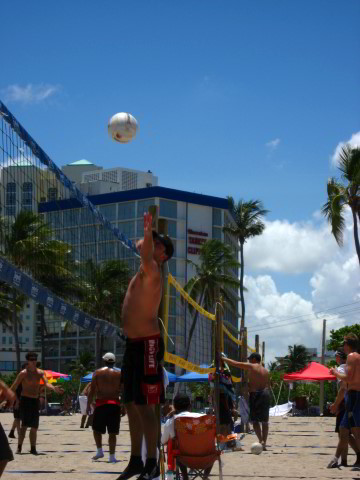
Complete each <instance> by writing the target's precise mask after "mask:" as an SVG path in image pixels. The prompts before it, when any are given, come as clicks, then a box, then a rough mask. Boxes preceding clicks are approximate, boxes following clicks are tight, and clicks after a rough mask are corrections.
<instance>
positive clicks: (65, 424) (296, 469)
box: [0, 413, 360, 480]
mask: <svg viewBox="0 0 360 480" xmlns="http://www.w3.org/2000/svg"><path fill="white" fill-rule="evenodd" d="M12 419H13V417H12V414H8V413H5V414H4V413H3V414H0V421H1V423H2V425H3V427H4V429H5V431H6V433H8V432H9V428H10V425H11V423H12ZM80 419H81V415H80V414H77V415H73V416H66V417H45V416H41V417H40V428H39V432H38V442H37V446H38V452H39V455H38V456H33V455H31V454H30V453H29V451H30V445H29V439H28V435H27V437H26V439H25V441H24V444H23V452H24V453H23V454H22V455H16V454H15V451H16V446H17V440H16V439H15V440H11V447H12V450H13V452H14V456H15V460H14V461H13V462H10V463H8V466H7V469H6V471H5V473H4V475H3V477H2V478H4V479H5V480H15V479H16V480H43V479H47V478H49V477H51V479H54V480H60V479H61V480H67V479H73V480H77V479H78V480H85V479H86V480H92V479H94V480H101V479H104V480H105V479H107V480H112V479H114V480H115V479H116V478H117V476H118V475H120V473H121V472H122V471H123V470H124V469H125V467H126V465H127V463H128V459H129V456H130V435H129V425H128V421H127V417H124V418H123V419H122V422H121V431H120V435H119V436H118V444H117V447H116V458H117V460H118V462H117V463H116V464H111V463H108V457H109V450H108V445H107V438H108V437H107V435H104V436H103V447H104V453H105V457H104V458H102V459H100V460H97V461H93V460H92V459H91V457H92V456H93V455H94V454H95V451H96V449H95V444H94V440H93V436H92V431H91V428H86V429H85V428H84V429H80V428H79V426H80ZM334 425H335V418H330V417H324V418H320V417H288V418H287V419H286V418H279V417H275V418H271V419H270V433H269V439H268V444H269V448H268V451H266V452H263V453H261V455H252V454H251V453H250V446H251V444H252V443H253V442H255V441H257V440H256V436H255V435H254V434H252V435H246V436H245V438H244V439H243V440H242V442H243V443H244V447H243V448H244V451H243V452H231V453H224V454H223V455H222V461H223V476H224V479H225V480H231V479H232V478H239V479H242V478H244V479H245V478H248V479H279V480H282V479H307V478H309V479H342V478H360V471H359V472H357V471H352V470H351V467H349V468H344V467H341V468H339V469H327V468H326V466H327V464H328V462H329V461H330V459H331V456H332V455H333V454H334V452H335V448H336V444H337V434H336V433H335V432H334ZM354 462H355V455H354V454H353V452H352V451H351V450H350V454H349V456H348V463H349V464H350V465H351V464H353V463H354ZM218 477H219V472H218V466H217V464H215V466H214V468H213V471H212V474H211V476H210V480H211V479H217V478H218ZM134 478H136V477H134Z"/></svg>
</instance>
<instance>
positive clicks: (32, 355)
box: [25, 352, 38, 360]
mask: <svg viewBox="0 0 360 480" xmlns="http://www.w3.org/2000/svg"><path fill="white" fill-rule="evenodd" d="M25 358H26V360H29V359H34V360H37V358H38V354H37V353H36V352H27V354H26V355H25Z"/></svg>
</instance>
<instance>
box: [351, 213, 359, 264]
mask: <svg viewBox="0 0 360 480" xmlns="http://www.w3.org/2000/svg"><path fill="white" fill-rule="evenodd" d="M351 212H352V215H353V220H354V240H355V249H356V253H357V256H358V260H359V263H360V242H359V232H358V224H357V217H356V211H355V209H353V208H352V209H351Z"/></svg>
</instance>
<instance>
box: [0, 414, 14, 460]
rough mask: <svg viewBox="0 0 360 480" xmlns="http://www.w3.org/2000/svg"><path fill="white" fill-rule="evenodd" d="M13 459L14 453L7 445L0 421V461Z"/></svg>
mask: <svg viewBox="0 0 360 480" xmlns="http://www.w3.org/2000/svg"><path fill="white" fill-rule="evenodd" d="M11 460H14V455H13V453H12V451H11V448H10V446H9V442H8V439H7V437H6V433H5V432H4V429H3V427H2V425H1V423H0V462H11Z"/></svg>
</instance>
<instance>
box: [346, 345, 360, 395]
mask: <svg viewBox="0 0 360 480" xmlns="http://www.w3.org/2000/svg"><path fill="white" fill-rule="evenodd" d="M346 364H347V369H348V390H357V391H360V354H358V353H356V352H353V353H350V354H349V355H348V357H347V361H346Z"/></svg>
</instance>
